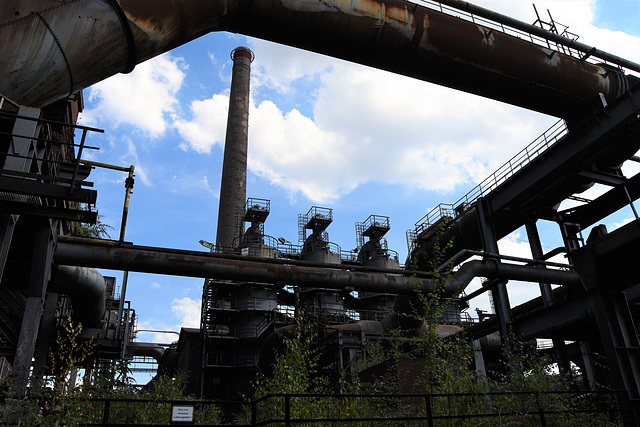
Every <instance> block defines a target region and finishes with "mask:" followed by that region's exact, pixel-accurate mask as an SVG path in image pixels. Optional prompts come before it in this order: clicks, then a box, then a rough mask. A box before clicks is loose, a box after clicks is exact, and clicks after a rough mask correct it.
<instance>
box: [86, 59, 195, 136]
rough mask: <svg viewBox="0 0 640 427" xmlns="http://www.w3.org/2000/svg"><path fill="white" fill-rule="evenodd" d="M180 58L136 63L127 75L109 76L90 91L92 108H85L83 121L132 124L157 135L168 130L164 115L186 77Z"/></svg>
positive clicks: (113, 124) (171, 107)
mask: <svg viewBox="0 0 640 427" xmlns="http://www.w3.org/2000/svg"><path fill="white" fill-rule="evenodd" d="M180 61H181V59H180V58H173V57H172V56H171V55H169V54H165V55H161V56H159V57H156V58H153V59H150V60H148V61H146V62H143V63H142V64H139V65H138V66H137V67H136V68H135V70H134V71H133V72H132V73H130V74H118V75H115V76H113V77H110V78H108V79H106V80H104V81H102V82H100V83H97V84H96V85H94V86H92V87H91V89H90V90H89V96H88V99H89V101H93V102H95V103H96V104H97V105H96V107H95V108H93V109H90V110H88V109H87V110H85V111H84V113H83V122H84V123H87V124H92V125H98V126H99V125H101V124H102V123H107V122H108V123H109V124H110V125H112V126H114V127H117V126H119V125H121V124H129V125H133V126H135V127H136V128H138V129H139V130H141V131H142V132H143V133H144V134H145V135H146V136H149V137H151V138H156V137H159V136H161V135H162V134H163V133H164V132H165V130H166V129H167V121H166V120H167V117H166V116H167V114H169V113H172V112H174V110H175V106H176V105H177V103H178V100H177V98H176V94H177V92H178V91H179V90H180V87H181V86H182V82H183V80H184V77H185V73H184V71H183V68H184V67H185V66H184V65H181V63H180Z"/></svg>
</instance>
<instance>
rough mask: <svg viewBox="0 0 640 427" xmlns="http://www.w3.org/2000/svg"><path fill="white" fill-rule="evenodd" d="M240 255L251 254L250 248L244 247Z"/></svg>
mask: <svg viewBox="0 0 640 427" xmlns="http://www.w3.org/2000/svg"><path fill="white" fill-rule="evenodd" d="M240 255H242V256H249V248H242V249H240Z"/></svg>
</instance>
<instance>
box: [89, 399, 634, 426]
mask: <svg viewBox="0 0 640 427" xmlns="http://www.w3.org/2000/svg"><path fill="white" fill-rule="evenodd" d="M625 395H626V393H624V392H614V391H592V392H573V391H523V392H510V393H455V394H441V393H430V394H428V393H425V394H389V395H381V394H270V395H267V396H264V397H262V398H259V399H254V400H252V401H250V402H246V403H245V402H241V401H240V402H239V401H232V400H205V399H203V400H165V399H153V400H151V399H118V398H90V399H89V402H90V404H88V405H86V408H85V409H84V410H83V421H84V422H81V423H80V424H79V425H84V426H99V425H102V426H106V425H109V426H117V425H137V424H134V423H136V422H138V423H139V422H140V420H139V419H138V418H139V417H138V415H139V414H148V416H147V418H148V417H149V416H151V417H153V419H152V420H151V419H145V422H146V423H148V422H149V421H153V423H154V424H155V425H169V424H172V422H171V413H172V412H174V411H173V410H172V408H174V407H176V406H181V407H183V408H184V407H191V408H192V411H191V413H192V414H193V417H192V420H191V422H189V424H196V425H235V426H238V425H244V426H249V425H250V426H267V425H280V426H282V425H284V426H287V427H288V426H291V425H294V424H295V425H300V424H303V423H304V424H305V425H318V426H322V425H336V424H340V425H341V424H352V423H358V425H367V426H375V425H380V426H388V425H400V423H402V425H407V426H425V425H426V426H430V427H431V426H436V425H452V424H451V423H455V425H459V424H458V423H460V422H464V421H473V422H484V423H492V422H500V423H502V424H510V423H511V424H514V425H516V424H517V425H522V424H527V425H541V426H546V425H576V422H579V418H577V417H582V418H581V419H582V420H583V421H584V420H588V422H585V423H584V424H585V425H606V424H610V425H619V424H620V423H621V422H622V421H624V420H625V417H627V416H630V415H629V414H630V410H631V408H630V407H629V403H628V400H626V398H625ZM221 408H225V409H227V413H235V414H241V413H243V415H241V416H240V417H239V418H238V419H236V420H229V421H228V424H224V423H222V421H221V420H220V418H221V417H220V416H219V415H218V416H213V417H212V416H211V415H212V414H215V413H217V414H222V412H223V411H222V410H221Z"/></svg>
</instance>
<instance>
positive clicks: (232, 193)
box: [216, 47, 253, 248]
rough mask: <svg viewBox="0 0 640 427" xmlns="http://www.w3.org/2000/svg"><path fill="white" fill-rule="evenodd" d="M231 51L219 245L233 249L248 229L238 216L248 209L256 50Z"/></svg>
mask: <svg viewBox="0 0 640 427" xmlns="http://www.w3.org/2000/svg"><path fill="white" fill-rule="evenodd" d="M231 54H232V58H233V72H232V75H231V92H230V93H229V113H228V117H227V132H226V135H225V141H224V159H223V162H222V180H221V184H220V198H219V200H220V202H219V207H218V227H217V232H216V246H217V247H218V248H231V247H232V245H233V242H234V241H235V242H236V244H238V242H239V240H238V239H239V238H240V236H241V233H243V232H244V230H243V229H242V226H243V224H244V222H240V224H238V215H239V214H240V213H241V212H243V211H244V208H245V202H246V199H247V151H248V140H249V86H250V84H249V82H250V74H251V61H252V60H253V53H252V52H251V50H250V49H249V48H247V47H238V48H236V49H235V50H234V51H233V52H232V53H231Z"/></svg>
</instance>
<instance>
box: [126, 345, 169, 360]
mask: <svg viewBox="0 0 640 427" xmlns="http://www.w3.org/2000/svg"><path fill="white" fill-rule="evenodd" d="M127 352H128V353H129V355H131V356H140V357H153V358H154V359H156V362H158V365H159V364H160V363H162V358H163V357H164V354H165V348H164V347H162V346H161V345H160V344H156V343H151V342H132V343H129V344H128V345H127Z"/></svg>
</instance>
